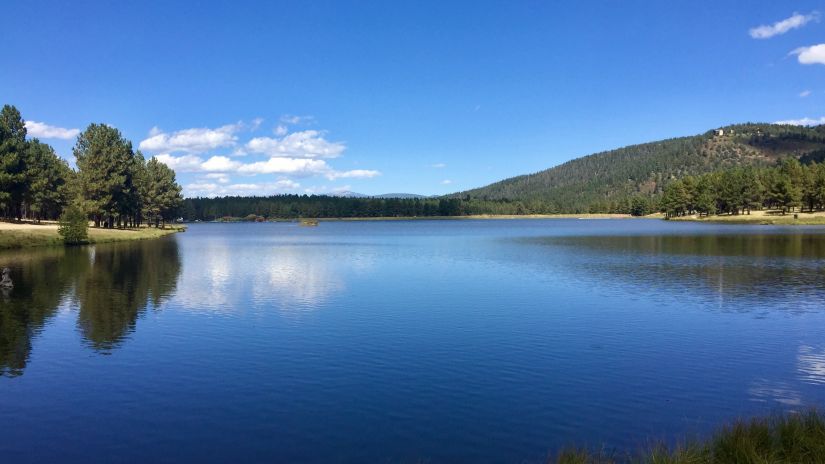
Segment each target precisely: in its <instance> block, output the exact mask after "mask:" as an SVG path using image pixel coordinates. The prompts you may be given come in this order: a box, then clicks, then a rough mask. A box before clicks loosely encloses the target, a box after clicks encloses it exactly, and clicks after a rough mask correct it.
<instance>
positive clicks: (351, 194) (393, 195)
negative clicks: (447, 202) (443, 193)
mask: <svg viewBox="0 0 825 464" xmlns="http://www.w3.org/2000/svg"><path fill="white" fill-rule="evenodd" d="M330 196H334V197H347V198H427V196H425V195H418V194H415V193H382V194H381V195H366V194H363V193H357V192H350V191H346V192H337V193H333V194H331V195H330Z"/></svg>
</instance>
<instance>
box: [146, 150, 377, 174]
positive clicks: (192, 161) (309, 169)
mask: <svg viewBox="0 0 825 464" xmlns="http://www.w3.org/2000/svg"><path fill="white" fill-rule="evenodd" d="M155 158H157V160H158V161H160V162H162V163H164V164H166V165H167V166H169V167H170V168H172V169H174V170H175V171H180V172H201V173H212V174H215V175H214V176H211V175H207V178H214V179H219V178H221V177H220V176H223V175H225V174H227V173H238V174H244V175H250V176H254V175H257V174H281V175H288V176H297V177H309V176H324V177H326V178H327V179H330V180H335V179H343V178H359V179H367V178H371V177H375V176H378V175H380V174H381V173H380V172H378V171H373V170H367V169H354V170H352V171H336V170H334V169H333V168H332V167H331V166H330V165H329V164H327V162H326V161H324V160H316V159H308V158H285V157H272V158H269V159H268V160H266V161H256V162H252V163H241V162H238V161H235V160H233V159H231V158H229V157H226V156H212V157H211V158H209V159H208V160H206V161H204V160H203V158H201V157H199V156H196V155H181V156H172V155H170V154H168V153H164V154H161V155H157V156H155Z"/></svg>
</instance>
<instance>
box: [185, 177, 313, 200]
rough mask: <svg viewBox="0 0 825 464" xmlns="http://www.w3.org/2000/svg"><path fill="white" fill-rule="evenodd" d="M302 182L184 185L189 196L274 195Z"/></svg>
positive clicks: (286, 191)
mask: <svg viewBox="0 0 825 464" xmlns="http://www.w3.org/2000/svg"><path fill="white" fill-rule="evenodd" d="M300 187H301V184H299V183H297V182H295V181H292V180H289V179H281V180H278V181H276V182H264V183H247V184H241V183H238V184H220V183H214V182H192V183H190V184H186V185H184V186H183V190H184V194H185V195H186V196H187V197H216V196H227V195H258V196H262V195H274V194H278V193H288V192H292V191H295V190H297V189H298V188H300Z"/></svg>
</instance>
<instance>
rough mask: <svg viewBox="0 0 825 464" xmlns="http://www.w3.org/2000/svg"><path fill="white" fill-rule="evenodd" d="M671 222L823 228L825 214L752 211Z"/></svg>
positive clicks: (690, 217)
mask: <svg viewBox="0 0 825 464" xmlns="http://www.w3.org/2000/svg"><path fill="white" fill-rule="evenodd" d="M669 220H670V221H694V222H711V223H718V224H756V225H797V226H821V225H825V213H823V212H821V211H819V212H816V213H807V212H806V213H799V212H797V213H786V214H784V215H783V214H782V213H781V212H778V211H751V214H737V215H729V214H726V215H714V216H703V217H699V216H697V215H691V216H680V217H674V218H670V219H669Z"/></svg>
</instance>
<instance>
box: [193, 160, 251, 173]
mask: <svg viewBox="0 0 825 464" xmlns="http://www.w3.org/2000/svg"><path fill="white" fill-rule="evenodd" d="M240 166H242V165H241V163H238V162H237V161H232V160H231V159H229V158H227V157H226V156H213V157H211V158H209V159H208V160H206V161H204V162H203V163H202V164H201V169H202V170H204V171H213V172H215V171H216V172H226V171H234V170H236V169H238V168H239V167H240Z"/></svg>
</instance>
